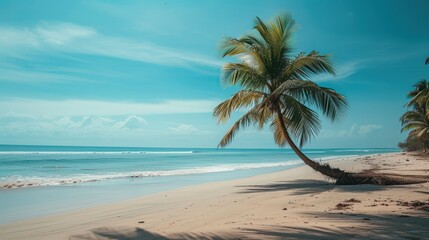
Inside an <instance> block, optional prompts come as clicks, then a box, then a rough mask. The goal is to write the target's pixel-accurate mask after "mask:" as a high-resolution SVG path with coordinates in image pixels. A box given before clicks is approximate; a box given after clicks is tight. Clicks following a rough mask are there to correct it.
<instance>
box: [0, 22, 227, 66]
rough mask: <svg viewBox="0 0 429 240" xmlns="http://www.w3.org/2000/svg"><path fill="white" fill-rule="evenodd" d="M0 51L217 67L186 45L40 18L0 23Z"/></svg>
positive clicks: (214, 62)
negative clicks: (24, 24) (29, 24)
mask: <svg viewBox="0 0 429 240" xmlns="http://www.w3.org/2000/svg"><path fill="white" fill-rule="evenodd" d="M0 35H1V36H2V38H1V39H0V53H1V54H2V55H4V56H9V57H18V58H23V57H27V56H28V55H32V54H49V53H52V52H66V53H67V52H69V53H79V54H88V55H96V56H104V57H112V58H119V59H126V60H132V61H139V62H146V63H153V64H159V65H168V66H181V67H194V66H206V67H216V68H217V67H220V65H221V62H220V61H217V60H216V59H213V58H210V57H207V56H204V55H202V54H198V53H193V52H192V50H188V49H186V50H185V49H181V50H180V49H175V48H171V47H165V46H161V45H158V44H155V43H152V42H148V41H144V40H143V39H138V40H137V39H132V38H125V37H115V36H109V35H105V34H102V33H100V32H98V31H97V30H96V29H94V28H91V27H87V26H80V25H76V24H72V23H64V22H59V23H52V22H43V23H40V24H39V25H37V26H36V27H33V28H14V27H9V26H0Z"/></svg>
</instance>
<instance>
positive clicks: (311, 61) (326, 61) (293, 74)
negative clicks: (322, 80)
mask: <svg viewBox="0 0 429 240" xmlns="http://www.w3.org/2000/svg"><path fill="white" fill-rule="evenodd" d="M321 73H328V74H332V75H335V68H334V66H333V65H332V63H331V60H330V56H329V55H319V53H318V52H316V51H312V52H310V53H309V54H307V55H306V54H305V53H303V52H302V53H300V54H298V56H296V57H295V59H293V60H292V61H291V62H290V63H289V64H288V66H287V67H286V68H284V71H283V73H282V75H281V78H280V79H281V81H282V80H283V81H286V80H288V79H308V78H310V77H312V76H315V75H317V74H321Z"/></svg>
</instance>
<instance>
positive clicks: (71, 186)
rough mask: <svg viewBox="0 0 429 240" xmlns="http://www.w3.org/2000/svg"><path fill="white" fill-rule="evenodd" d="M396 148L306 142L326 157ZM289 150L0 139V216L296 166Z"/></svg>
mask: <svg viewBox="0 0 429 240" xmlns="http://www.w3.org/2000/svg"><path fill="white" fill-rule="evenodd" d="M398 151H399V149H396V148H389V149H371V148H368V149H306V150H304V153H306V154H307V155H308V156H309V157H310V158H312V159H315V160H328V159H333V158H341V157H352V156H358V155H368V154H379V153H387V152H398ZM302 164H303V163H302V161H301V160H300V159H299V158H298V157H297V156H296V155H295V154H294V153H293V151H292V150H290V149H214V148H213V149H212V148H131V147H64V146H18V145H0V212H1V214H0V223H9V222H13V221H19V220H23V219H30V218H33V217H39V216H45V215H50V214H57V213H61V212H65V211H71V210H76V209H83V208H86V207H92V206H96V205H100V204H107V203H112V202H117V201H121V200H126V199H131V198H136V197H140V196H144V195H148V194H153V193H156V192H160V191H165V190H170V189H175V188H179V187H183V186H189V185H194V184H201V183H206V182H213V181H222V180H228V179H236V178H243V177H248V176H254V175H258V174H263V173H269V172H275V171H282V170H285V169H289V168H293V167H297V166H300V165H302Z"/></svg>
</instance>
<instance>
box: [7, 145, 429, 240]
mask: <svg viewBox="0 0 429 240" xmlns="http://www.w3.org/2000/svg"><path fill="white" fill-rule="evenodd" d="M330 162H331V164H332V165H334V166H338V167H341V168H343V169H347V170H352V171H360V170H362V169H375V170H376V171H380V172H394V173H399V174H411V175H426V176H428V175H429V160H428V158H426V157H422V156H418V155H414V154H409V153H407V154H405V153H395V154H382V155H374V156H367V157H358V158H353V159H347V160H341V161H338V160H332V161H330ZM413 201H419V202H413ZM423 204H427V205H423ZM413 205H415V206H413ZM418 205H421V206H418ZM425 206H426V208H429V183H425V184H414V185H403V186H385V187H383V186H374V185H358V186H337V185H334V184H332V183H330V182H328V181H327V180H326V179H325V178H324V177H323V176H322V175H320V174H318V173H315V172H314V171H312V170H311V169H310V168H308V167H307V166H304V167H299V168H295V169H291V170H287V171H283V172H277V173H272V174H266V175H261V176H256V177H251V178H245V179H239V180H232V181H225V182H215V183H209V184H203V185H198V186H191V187H186V188H182V189H178V190H173V191H168V192H162V193H158V194H155V195H152V196H147V197H142V198H140V199H134V200H129V201H124V202H120V203H116V204H109V205H105V206H100V207H95V208H90V209H85V210H80V211H75V212H71V213H66V214H61V215H57V216H50V217H43V218H38V219H34V220H29V221H23V222H18V223H13V224H8V225H0V238H1V239H55V240H56V239H429V211H425V210H424V208H425ZM426 210H428V209H426Z"/></svg>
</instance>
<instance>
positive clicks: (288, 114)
mask: <svg viewBox="0 0 429 240" xmlns="http://www.w3.org/2000/svg"><path fill="white" fill-rule="evenodd" d="M254 29H255V30H256V33H252V34H248V35H246V36H244V37H241V38H239V39H237V38H229V37H228V38H226V39H225V41H224V42H223V44H222V50H223V57H227V56H237V57H239V58H240V59H241V60H242V61H241V62H239V63H227V64H225V65H224V71H223V77H222V82H223V84H224V85H240V86H241V88H242V90H240V91H238V92H237V93H235V94H234V95H233V96H232V97H231V98H229V99H228V100H226V101H224V102H222V103H221V104H219V105H218V106H217V107H216V108H215V109H214V113H213V115H214V116H215V117H216V118H218V120H219V122H225V121H227V120H228V119H229V118H230V116H231V113H232V112H233V111H235V110H238V109H240V108H250V110H249V111H248V112H247V113H245V114H244V115H243V116H242V117H241V118H239V119H238V121H236V122H235V123H234V124H233V126H232V127H231V128H230V129H229V131H228V132H227V133H226V135H225V136H224V137H223V139H222V140H221V142H220V143H219V146H220V147H225V146H226V145H227V144H228V143H230V142H231V141H232V139H233V137H234V135H235V134H236V132H237V131H238V130H239V129H240V128H241V127H247V126H249V125H252V124H254V125H257V126H258V127H259V128H263V127H264V126H265V125H266V124H270V127H271V129H272V131H273V133H274V140H275V142H276V143H277V144H278V145H279V146H285V145H286V144H288V145H289V146H290V147H291V148H292V149H293V151H294V152H295V153H296V154H297V155H298V156H299V157H300V158H301V159H302V160H303V161H304V162H305V163H306V164H307V165H308V166H310V167H311V168H313V169H314V170H316V171H319V172H321V173H323V174H324V175H327V176H329V177H332V178H335V179H339V178H341V176H342V175H344V172H343V171H341V170H339V169H333V168H331V167H329V166H328V165H326V164H320V163H318V162H315V161H313V160H311V159H309V158H308V157H307V156H306V155H305V154H304V153H303V152H302V151H301V150H300V148H299V147H302V145H303V144H305V143H306V142H308V141H309V140H310V139H311V138H312V137H314V136H315V135H316V134H317V133H318V132H319V129H320V120H319V117H318V114H317V113H316V112H315V111H314V110H313V109H311V108H310V107H315V108H317V109H318V110H320V111H321V112H322V113H323V114H324V115H325V116H327V117H328V118H330V119H331V120H335V119H337V118H338V116H339V115H341V113H343V112H344V110H346V108H347V101H346V98H345V97H344V96H343V95H341V94H339V93H337V92H336V91H334V90H333V89H330V88H325V87H321V86H319V85H318V84H316V83H315V82H313V81H310V80H308V79H309V78H310V77H312V76H314V75H316V74H320V73H328V74H334V68H333V66H332V64H331V62H330V60H329V56H327V55H320V54H319V53H318V52H316V51H312V52H310V53H309V54H305V53H299V54H298V55H297V56H295V57H293V56H292V54H293V53H292V51H293V49H292V47H291V44H290V41H291V38H292V36H293V32H294V30H295V21H294V20H293V19H292V18H291V16H290V15H286V14H285V15H280V16H278V17H276V18H275V19H274V21H272V22H269V23H264V22H263V21H262V20H261V19H259V18H256V21H255V27H254ZM291 135H292V136H291ZM292 137H294V138H295V139H296V140H297V141H298V142H299V147H298V146H297V145H296V144H295V143H294V141H293V140H292Z"/></svg>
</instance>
